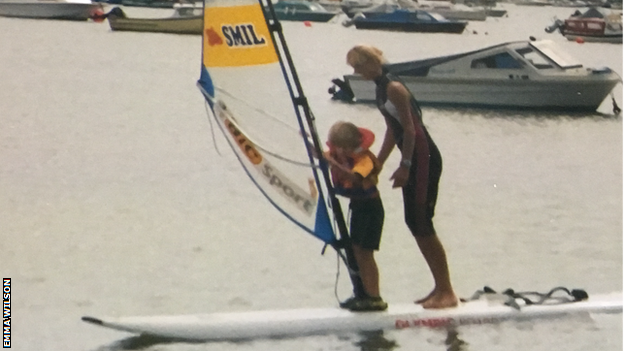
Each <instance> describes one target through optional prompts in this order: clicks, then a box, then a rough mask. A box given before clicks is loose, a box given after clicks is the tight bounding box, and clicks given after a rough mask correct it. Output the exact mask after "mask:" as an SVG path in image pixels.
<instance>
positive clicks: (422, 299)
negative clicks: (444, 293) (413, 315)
mask: <svg viewBox="0 0 624 351" xmlns="http://www.w3.org/2000/svg"><path fill="white" fill-rule="evenodd" d="M433 293H435V289H434V290H431V292H430V293H429V294H428V295H427V296H425V297H423V298H421V299H418V300H416V301H414V303H415V304H417V305H420V304H421V303H423V302H425V301H427V300H429V299H430V298H431V296H433Z"/></svg>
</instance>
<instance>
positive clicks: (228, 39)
mask: <svg viewBox="0 0 624 351" xmlns="http://www.w3.org/2000/svg"><path fill="white" fill-rule="evenodd" d="M204 41H205V42H204V65H205V66H206V67H235V66H252V65H263V64H268V63H275V62H277V61H278V58H277V54H276V53H275V48H274V47H273V42H272V40H271V35H270V33H269V29H268V28H267V25H266V21H265V19H264V14H263V12H262V7H261V6H260V4H259V3H256V4H253V5H245V6H225V7H206V8H205V9H204Z"/></svg>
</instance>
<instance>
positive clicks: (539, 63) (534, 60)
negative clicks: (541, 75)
mask: <svg viewBox="0 0 624 351" xmlns="http://www.w3.org/2000/svg"><path fill="white" fill-rule="evenodd" d="M516 52H517V53H518V54H520V55H522V57H524V59H525V60H527V62H529V63H530V64H531V65H533V67H535V68H537V69H549V68H555V66H553V64H552V63H550V61H549V60H548V58H547V57H546V56H544V55H543V54H542V53H541V52H539V51H535V50H533V49H532V48H530V47H528V48H522V49H517V50H516Z"/></svg>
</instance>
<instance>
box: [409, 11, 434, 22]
mask: <svg viewBox="0 0 624 351" xmlns="http://www.w3.org/2000/svg"><path fill="white" fill-rule="evenodd" d="M432 15H433V14H431V13H427V12H424V11H416V12H413V13H411V14H410V17H411V18H413V19H415V20H417V21H425V22H432V21H433V16H432Z"/></svg>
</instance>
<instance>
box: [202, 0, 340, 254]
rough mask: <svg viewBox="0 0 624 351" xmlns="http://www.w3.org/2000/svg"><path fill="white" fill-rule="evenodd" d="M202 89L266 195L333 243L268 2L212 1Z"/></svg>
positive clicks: (319, 182) (206, 21)
mask: <svg viewBox="0 0 624 351" xmlns="http://www.w3.org/2000/svg"><path fill="white" fill-rule="evenodd" d="M199 85H200V87H201V89H202V91H203V93H204V95H205V97H206V99H207V101H208V103H209V104H210V106H211V108H212V112H213V114H214V116H215V119H216V120H217V122H218V124H219V126H220V127H221V129H222V131H223V133H224V135H225V137H226V139H227V140H228V142H229V143H230V145H231V146H232V150H233V151H234V153H235V154H236V156H237V157H238V159H239V161H240V163H241V164H242V165H243V167H244V169H245V171H246V172H247V174H248V175H249V176H250V178H251V179H252V180H253V182H254V183H255V184H256V185H257V186H258V188H259V189H260V190H261V192H262V193H263V194H264V195H265V196H266V197H267V199H269V201H270V202H271V203H272V204H273V205H275V207H276V208H277V209H278V210H279V211H281V212H282V213H283V214H284V215H285V216H286V217H288V218H289V219H291V220H292V221H294V222H295V223H297V224H298V225H299V226H301V227H302V228H303V229H305V230H306V231H308V232H309V233H311V234H313V235H315V236H317V237H318V238H320V239H321V240H323V241H325V242H327V243H333V242H334V241H335V240H336V238H335V235H334V233H333V230H332V226H331V223H330V218H329V215H328V212H327V206H326V204H325V196H323V193H324V191H325V185H324V183H323V182H322V180H321V178H320V177H318V175H317V172H318V170H317V165H315V163H316V162H317V160H315V159H314V158H313V157H312V156H311V154H310V151H309V150H308V147H307V143H306V140H307V138H304V137H303V135H306V133H307V131H306V128H305V124H304V123H303V122H302V120H301V118H300V116H299V113H298V109H297V108H296V107H295V106H294V105H293V101H292V92H291V91H290V89H289V86H288V84H287V81H286V80H285V78H284V73H283V68H282V65H281V64H280V60H279V55H278V53H277V52H276V49H275V46H274V43H273V39H272V36H271V32H270V31H269V28H268V26H267V20H266V19H265V16H264V13H263V7H262V5H261V3H260V2H258V1H256V0H235V1H232V0H227V1H223V0H216V1H211V0H206V1H205V3H204V33H203V58H202V76H201V78H200V81H199Z"/></svg>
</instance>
